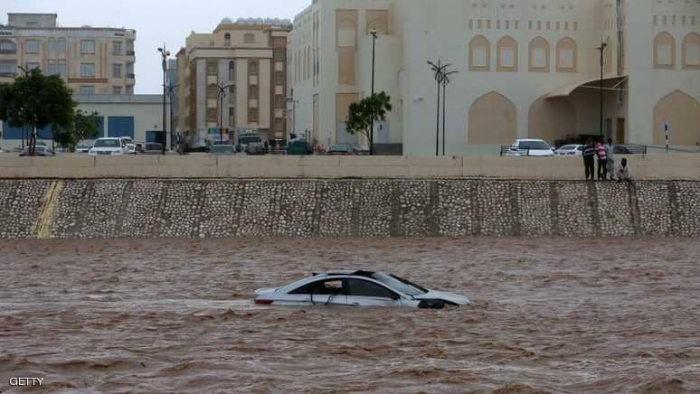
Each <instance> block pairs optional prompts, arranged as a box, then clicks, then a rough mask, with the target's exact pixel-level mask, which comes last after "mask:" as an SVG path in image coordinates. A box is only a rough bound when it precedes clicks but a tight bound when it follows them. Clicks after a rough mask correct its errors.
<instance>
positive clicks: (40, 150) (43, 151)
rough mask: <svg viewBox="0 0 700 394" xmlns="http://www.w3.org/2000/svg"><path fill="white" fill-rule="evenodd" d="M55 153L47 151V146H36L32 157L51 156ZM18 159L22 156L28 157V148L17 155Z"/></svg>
mask: <svg viewBox="0 0 700 394" xmlns="http://www.w3.org/2000/svg"><path fill="white" fill-rule="evenodd" d="M54 154H55V153H54V152H53V151H52V150H51V149H49V148H48V147H47V146H39V145H37V146H36V149H34V155H35V156H44V157H45V156H53V155H54ZM19 156H20V157H24V156H29V147H27V148H24V150H23V151H22V153H20V154H19Z"/></svg>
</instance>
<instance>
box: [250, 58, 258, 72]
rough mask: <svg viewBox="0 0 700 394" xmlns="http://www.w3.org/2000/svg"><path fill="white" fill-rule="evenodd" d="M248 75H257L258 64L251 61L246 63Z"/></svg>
mask: <svg viewBox="0 0 700 394" xmlns="http://www.w3.org/2000/svg"><path fill="white" fill-rule="evenodd" d="M248 75H258V62H256V61H254V60H253V61H251V62H250V63H248Z"/></svg>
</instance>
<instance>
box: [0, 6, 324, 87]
mask: <svg viewBox="0 0 700 394" xmlns="http://www.w3.org/2000/svg"><path fill="white" fill-rule="evenodd" d="M0 3H2V6H0V13H2V15H0V24H6V23H7V13H8V12H26V13H33V12H38V13H57V14H58V23H59V24H60V25H61V26H64V27H69V26H72V27H74V26H83V25H90V26H94V27H98V26H99V27H116V28H121V27H124V28H128V29H135V30H136V93H161V92H162V88H161V86H162V84H163V81H162V78H163V77H162V71H161V65H160V54H159V53H158V52H157V51H158V47H160V46H162V45H163V42H165V43H166V44H167V47H168V49H169V50H170V51H171V52H172V53H175V52H177V50H178V49H179V48H180V47H182V46H183V45H184V44H185V38H186V37H187V36H188V35H189V34H190V32H192V31H193V30H194V31H196V32H197V33H207V32H211V31H212V30H214V28H215V27H216V25H218V24H219V22H220V21H221V20H222V19H223V18H225V17H229V18H231V19H233V20H234V21H235V20H236V19H238V18H280V19H290V20H291V19H293V18H294V15H296V14H297V13H299V12H301V11H302V10H303V9H304V8H306V7H307V6H309V5H310V4H311V0H167V1H165V0H114V1H102V0H0Z"/></svg>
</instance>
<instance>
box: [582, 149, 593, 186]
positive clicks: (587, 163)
mask: <svg viewBox="0 0 700 394" xmlns="http://www.w3.org/2000/svg"><path fill="white" fill-rule="evenodd" d="M583 166H584V167H585V168H586V180H587V181H594V180H595V146H593V141H592V140H588V141H586V146H584V147H583Z"/></svg>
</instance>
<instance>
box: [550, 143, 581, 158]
mask: <svg viewBox="0 0 700 394" xmlns="http://www.w3.org/2000/svg"><path fill="white" fill-rule="evenodd" d="M554 155H555V156H583V145H564V146H562V147H561V148H559V149H557V150H555V151H554Z"/></svg>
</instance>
